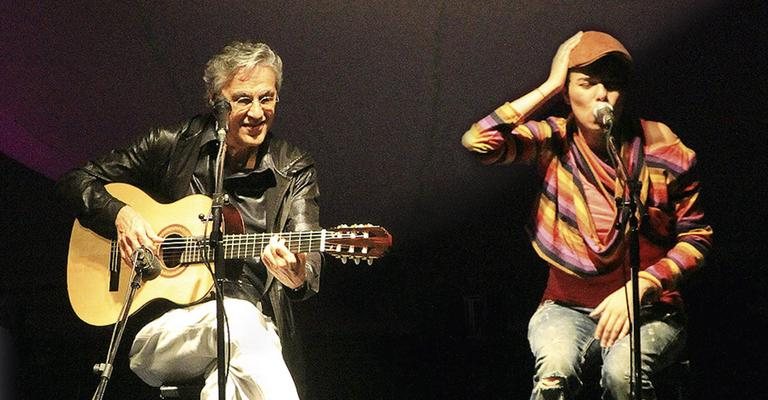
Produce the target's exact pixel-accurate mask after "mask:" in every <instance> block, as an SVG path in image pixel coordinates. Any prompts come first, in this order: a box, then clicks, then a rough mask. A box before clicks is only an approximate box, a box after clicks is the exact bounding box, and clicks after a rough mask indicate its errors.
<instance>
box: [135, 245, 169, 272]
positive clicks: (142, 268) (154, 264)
mask: <svg viewBox="0 0 768 400" xmlns="http://www.w3.org/2000/svg"><path fill="white" fill-rule="evenodd" d="M133 254H134V257H135V258H134V259H135V260H136V265H135V267H136V268H138V272H140V273H141V277H142V279H143V280H145V281H150V280H152V279H155V278H157V277H158V275H160V272H162V270H163V264H162V263H161V262H160V260H159V259H158V258H157V257H155V255H154V254H152V250H150V249H148V248H146V247H144V246H141V247H139V248H138V249H136V251H134V252H133Z"/></svg>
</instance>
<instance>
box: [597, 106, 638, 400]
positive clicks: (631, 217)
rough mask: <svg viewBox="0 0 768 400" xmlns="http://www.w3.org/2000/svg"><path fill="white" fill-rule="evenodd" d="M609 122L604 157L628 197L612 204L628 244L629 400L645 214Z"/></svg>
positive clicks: (635, 352) (634, 384) (635, 386)
mask: <svg viewBox="0 0 768 400" xmlns="http://www.w3.org/2000/svg"><path fill="white" fill-rule="evenodd" d="M612 130H613V121H611V122H610V123H608V124H606V125H605V127H604V133H605V135H606V136H607V140H606V142H607V143H606V147H607V148H608V154H609V156H610V157H611V159H612V160H613V164H614V166H615V169H616V176H617V177H618V178H619V182H620V183H621V185H622V187H624V188H625V190H627V191H628V194H629V195H628V196H624V199H616V203H617V204H616V205H617V206H618V209H619V220H618V221H617V222H616V224H617V229H620V230H623V229H624V226H625V224H627V223H629V232H628V235H627V241H628V242H629V265H630V274H631V281H632V315H633V316H634V317H633V319H632V324H631V325H632V371H633V374H632V381H631V382H632V385H631V390H632V398H633V399H638V400H639V399H641V396H642V393H641V390H642V380H641V355H642V353H641V351H640V293H639V290H638V285H639V283H640V282H639V280H640V279H639V272H640V238H639V236H638V225H639V224H638V222H639V221H638V219H637V210H638V208H639V209H640V210H641V215H645V208H644V205H643V203H642V201H641V200H640V182H639V181H638V180H636V179H632V180H630V178H629V174H628V172H627V167H626V166H625V165H624V161H623V160H622V158H621V155H620V154H619V152H618V151H617V149H616V144H615V142H614V137H613V135H612V132H611V131H612Z"/></svg>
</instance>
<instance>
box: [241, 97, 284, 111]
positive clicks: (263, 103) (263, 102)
mask: <svg viewBox="0 0 768 400" xmlns="http://www.w3.org/2000/svg"><path fill="white" fill-rule="evenodd" d="M278 101H280V98H279V97H277V95H271V94H265V95H263V96H259V97H258V98H257V99H256V101H254V99H253V97H250V96H240V97H238V98H235V99H233V100H232V102H231V103H232V110H233V111H235V112H238V111H244V110H245V109H247V108H250V107H251V106H252V105H253V104H254V103H258V104H259V106H260V107H261V108H263V109H266V110H271V109H273V108H275V104H277V102H278Z"/></svg>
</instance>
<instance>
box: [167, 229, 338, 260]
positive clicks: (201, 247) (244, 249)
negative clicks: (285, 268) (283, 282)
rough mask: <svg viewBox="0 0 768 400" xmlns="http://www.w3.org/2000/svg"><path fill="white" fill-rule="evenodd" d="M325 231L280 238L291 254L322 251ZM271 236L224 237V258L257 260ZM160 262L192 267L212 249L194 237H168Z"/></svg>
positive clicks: (207, 256)
mask: <svg viewBox="0 0 768 400" xmlns="http://www.w3.org/2000/svg"><path fill="white" fill-rule="evenodd" d="M327 234H328V232H327V231H325V230H323V231H307V232H284V233H280V237H281V238H282V239H283V240H284V241H285V247H287V248H288V249H289V250H290V251H291V252H292V253H307V252H311V251H324V250H325V242H326V236H327ZM272 236H274V234H272V233H248V234H237V235H224V240H223V245H224V258H225V259H227V260H230V259H243V258H250V257H258V256H259V255H261V252H262V251H263V250H264V248H265V247H267V245H268V244H269V240H270V239H271V238H272ZM161 247H162V253H163V258H164V259H175V260H178V262H179V263H180V264H194V263H199V262H203V261H205V260H212V259H213V249H212V248H211V246H209V243H208V242H207V240H205V239H203V238H195V237H180V238H168V239H166V240H165V241H164V242H163V244H162V246H161Z"/></svg>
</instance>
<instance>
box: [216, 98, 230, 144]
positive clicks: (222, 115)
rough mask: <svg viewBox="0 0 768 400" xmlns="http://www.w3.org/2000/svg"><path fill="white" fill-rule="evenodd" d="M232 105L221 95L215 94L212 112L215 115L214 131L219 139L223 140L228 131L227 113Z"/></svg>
mask: <svg viewBox="0 0 768 400" xmlns="http://www.w3.org/2000/svg"><path fill="white" fill-rule="evenodd" d="M231 111H232V105H231V104H229V101H227V99H225V98H224V97H223V96H216V98H215V99H214V103H213V113H214V115H216V133H217V134H218V135H219V141H220V142H223V141H224V138H225V137H226V136H227V132H229V113H230V112H231Z"/></svg>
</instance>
